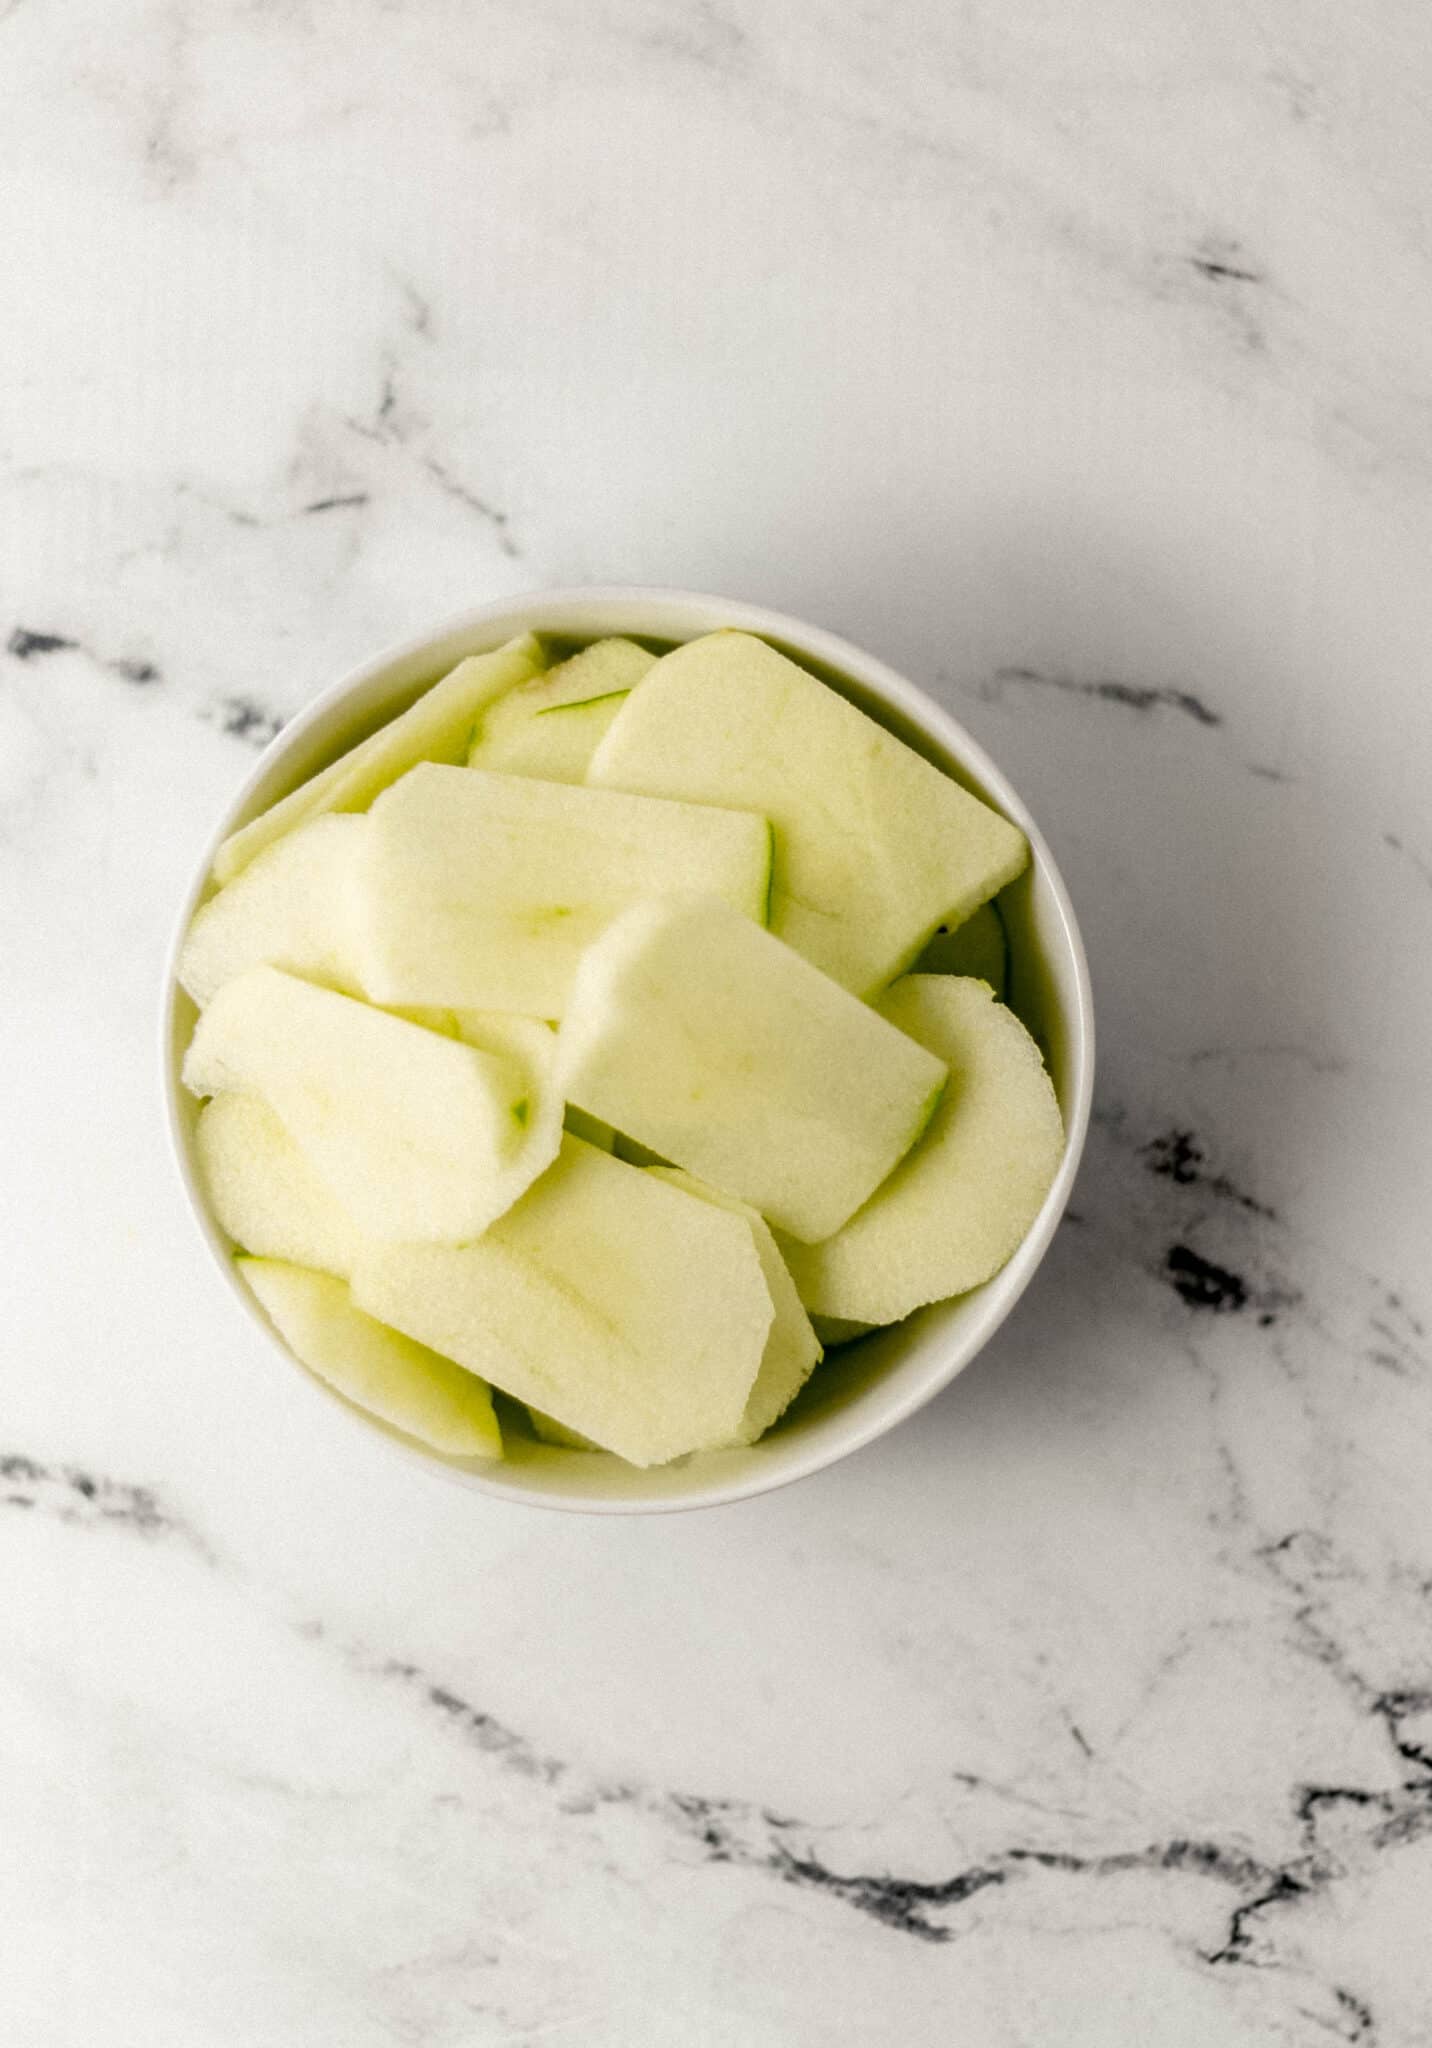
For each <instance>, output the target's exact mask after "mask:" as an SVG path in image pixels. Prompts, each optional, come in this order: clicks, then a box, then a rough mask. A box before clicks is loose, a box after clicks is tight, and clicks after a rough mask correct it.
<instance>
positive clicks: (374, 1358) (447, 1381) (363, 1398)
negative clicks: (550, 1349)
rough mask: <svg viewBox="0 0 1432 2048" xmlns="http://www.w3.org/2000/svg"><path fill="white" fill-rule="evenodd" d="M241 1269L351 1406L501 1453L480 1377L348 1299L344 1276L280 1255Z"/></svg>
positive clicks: (465, 1447)
mask: <svg viewBox="0 0 1432 2048" xmlns="http://www.w3.org/2000/svg"><path fill="white" fill-rule="evenodd" d="M238 1267H239V1272H240V1273H241V1274H242V1275H243V1278H244V1280H245V1281H246V1282H247V1284H248V1286H249V1287H250V1289H251V1290H252V1291H253V1293H254V1294H255V1295H256V1296H257V1297H258V1299H259V1301H260V1302H261V1303H262V1304H263V1307H264V1310H265V1312H266V1313H267V1315H268V1317H269V1320H270V1321H271V1322H272V1324H273V1326H274V1328H275V1329H276V1330H277V1331H278V1333H279V1335H280V1336H281V1337H282V1338H283V1341H284V1343H285V1344H287V1346H288V1348H289V1350H290V1351H291V1352H292V1353H293V1354H294V1356H295V1358H297V1359H298V1360H299V1361H300V1363H302V1364H303V1365H306V1366H307V1367H308V1369H309V1371H310V1372H312V1373H316V1374H317V1376H318V1378H319V1379H321V1380H324V1381H326V1382H327V1384H328V1385H329V1386H330V1387H333V1388H334V1389H335V1390H336V1391H337V1392H338V1393H340V1394H342V1395H343V1397H344V1399H345V1400H348V1401H351V1402H353V1404H354V1405H355V1407H358V1408H363V1409H366V1410H367V1412H368V1413H369V1414H370V1415H377V1416H379V1417H381V1419H382V1420H383V1421H384V1422H387V1423H390V1424H391V1425H392V1427H393V1428H394V1429H399V1430H402V1431H403V1433H404V1435H406V1436H410V1437H415V1438H416V1439H417V1441H418V1442H419V1443H423V1444H426V1445H427V1446H428V1447H429V1449H431V1450H434V1451H441V1452H442V1453H443V1454H444V1455H445V1456H446V1457H450V1458H500V1457H501V1456H502V1432H501V1430H500V1429H499V1428H498V1424H497V1417H496V1416H495V1415H494V1414H493V1412H492V1395H491V1392H490V1391H489V1389H488V1388H487V1386H486V1385H485V1384H484V1382H483V1381H482V1380H480V1379H479V1378H477V1376H476V1375H475V1374H473V1373H470V1372H466V1371H464V1370H463V1368H462V1367H461V1366H460V1365H455V1364H454V1363H453V1361H452V1360H451V1359H450V1358H440V1357H439V1356H438V1354H437V1353H436V1352H434V1351H429V1350H428V1349H427V1347H426V1346H425V1345H422V1344H415V1343H414V1342H413V1340H412V1339H411V1338H410V1337H405V1336H403V1335H402V1334H401V1332H399V1331H397V1330H393V1329H389V1328H387V1327H386V1326H385V1325H384V1324H382V1323H380V1322H376V1321H375V1320H374V1319H373V1317H372V1316H369V1315H365V1314H364V1313H363V1311H362V1310H361V1309H359V1308H355V1307H354V1305H353V1298H352V1296H351V1295H350V1293H349V1291H348V1288H347V1286H346V1285H345V1283H344V1282H343V1281H342V1280H335V1279H334V1278H333V1276H332V1274H330V1273H314V1272H309V1271H307V1270H306V1269H305V1268H304V1267H302V1266H295V1265H289V1264H286V1263H284V1262H283V1261H281V1260H278V1259H240V1260H239V1261H238Z"/></svg>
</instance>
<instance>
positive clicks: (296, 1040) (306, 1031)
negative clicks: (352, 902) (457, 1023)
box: [184, 967, 561, 1241]
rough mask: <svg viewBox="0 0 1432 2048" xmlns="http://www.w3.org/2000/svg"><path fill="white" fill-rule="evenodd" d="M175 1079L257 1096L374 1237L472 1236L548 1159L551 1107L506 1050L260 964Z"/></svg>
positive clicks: (208, 1017)
mask: <svg viewBox="0 0 1432 2048" xmlns="http://www.w3.org/2000/svg"><path fill="white" fill-rule="evenodd" d="M184 1084H185V1086H186V1087H187V1088H189V1089H190V1090H191V1091H192V1092H193V1093H194V1094H196V1095H215V1094H219V1093H221V1092H224V1091H227V1090H234V1089H237V1090H239V1091H241V1092H243V1093H247V1094H252V1095H259V1096H262V1097H263V1099H264V1100H265V1101H266V1102H267V1103H268V1104H269V1105H270V1107H271V1108H272V1109H273V1110H274V1111H275V1113H276V1114H277V1116H278V1118H279V1120H280V1122H281V1123H282V1124H283V1125H284V1127H285V1128H286V1130H287V1131H288V1133H289V1135H290V1137H291V1138H293V1140H294V1142H295V1143H296V1144H297V1145H298V1146H299V1148H300V1150H301V1151H302V1152H303V1153H304V1156H305V1157H306V1158H307V1160H308V1162H309V1164H310V1165H311V1166H312V1167H313V1168H314V1170H315V1172H317V1173H318V1174H319V1176H320V1177H321V1178H322V1179H323V1180H324V1181H326V1182H327V1184H328V1186H329V1187H330V1188H331V1189H332V1190H333V1192H334V1193H335V1194H336V1195H337V1196H338V1197H339V1199H340V1200H341V1201H342V1202H343V1204H344V1206H345V1207H346V1208H347V1209H348V1210H349V1211H350V1212H351V1214H352V1216H353V1218H354V1220H355V1222H357V1224H358V1225H359V1227H360V1228H361V1229H362V1230H364V1231H365V1232H367V1233H369V1234H370V1235H372V1236H374V1237H380V1238H388V1239H407V1238H417V1239H424V1240H430V1239H440V1240H444V1241H446V1240H460V1239H463V1238H467V1237H475V1236H476V1235H477V1234H478V1232H479V1231H481V1230H483V1229H485V1228H486V1226H487V1225H488V1224H489V1223H490V1222H491V1221H492V1220H493V1218H494V1217H495V1216H499V1215H501V1213H502V1211H503V1210H504V1209H506V1208H507V1207H509V1205H510V1204H511V1203H512V1202H513V1201H514V1200H515V1199H516V1197H517V1195H518V1194H520V1193H521V1191H522V1190H523V1189H524V1188H525V1187H527V1186H530V1184H531V1182H532V1181H533V1180H534V1179H535V1178H536V1176H537V1175H538V1174H539V1173H540V1172H541V1171H542V1170H543V1168H544V1167H545V1166H546V1165H548V1164H549V1162H550V1160H551V1159H552V1158H553V1157H554V1156H555V1154H556V1149H557V1140H558V1137H559V1136H560V1129H561V1123H560V1108H557V1113H556V1114H555V1115H551V1114H547V1115H538V1114H537V1113H536V1108H535V1105H534V1090H535V1089H538V1088H540V1087H541V1085H542V1084H541V1081H540V1079H539V1077H537V1076H535V1075H534V1074H533V1073H532V1072H531V1071H530V1070H529V1069H528V1068H526V1067H525V1066H524V1065H523V1064H522V1063H521V1062H520V1061H518V1060H517V1059H514V1058H512V1057H510V1056H508V1055H507V1054H503V1053H489V1052H484V1051H482V1050H480V1049H479V1048H478V1047H477V1046H472V1045H465V1044H463V1043H462V1042H461V1041H460V1040H458V1039H453V1038H448V1037H444V1036H441V1035H439V1034H438V1033H437V1032H435V1031H425V1030H423V1029H422V1028H421V1027H420V1026H419V1025H416V1024H409V1023H407V1022H406V1021H404V1020H403V1019H401V1018H398V1017H393V1016H389V1015H388V1014H387V1013H386V1012H385V1011H382V1010H376V1009H373V1008H371V1007H370V1006H369V1005H368V1004H366V1003H360V1002H354V1001H353V1000H352V999H351V998H350V997H348V996H342V995H337V994H335V993H334V992H333V991H332V990H331V989H324V988H317V987H315V986H313V985H312V984H311V983H309V982H305V981H299V980H297V979H296V978H295V977H294V976H292V975H287V974H282V973H280V972H279V971H278V969H276V968H273V967H254V968H251V969H250V970H249V972H248V973H247V974H241V975H239V976H238V977H237V979H236V980H234V981H231V982H228V983H226V984H225V986H224V987H223V988H221V989H220V991H219V993H218V994H217V995H216V996H215V998H214V1000H213V1001H212V1002H211V1003H210V1004H209V1007H208V1008H207V1009H206V1010H205V1011H204V1012H203V1014H202V1015H201V1017H200V1019H199V1024H198V1027H197V1029H196V1030H195V1033H194V1037H193V1040H192V1042H191V1044H190V1047H189V1051H188V1055H187V1057H186V1059H185V1062H184ZM554 1103H555V1098H554Z"/></svg>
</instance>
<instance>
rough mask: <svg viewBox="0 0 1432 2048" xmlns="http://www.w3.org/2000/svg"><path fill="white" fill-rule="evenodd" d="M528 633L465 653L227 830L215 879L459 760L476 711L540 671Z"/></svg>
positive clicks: (228, 877)
mask: <svg viewBox="0 0 1432 2048" xmlns="http://www.w3.org/2000/svg"><path fill="white" fill-rule="evenodd" d="M542 661H543V655H542V647H541V643H540V641H538V640H537V639H536V637H535V636H534V635H533V634H531V633H521V634H519V635H518V637H517V638H516V639H515V640H509V641H508V642H507V643H506V645H505V646H503V647H499V648H497V649H496V650H495V651H494V652H493V653H491V654H473V655H469V657H468V659H467V660H466V661H460V662H459V663H458V665H457V667H456V668H455V669H453V670H452V671H451V673H450V674H448V675H445V676H444V677H443V678H442V680H441V682H437V683H434V684H433V685H432V687H431V689H428V690H425V691H424V693H423V695H422V696H421V697H419V698H418V700H417V702H416V703H415V704H411V705H410V706H409V707H408V709H407V710H406V711H405V712H403V713H402V715H401V716H400V717H398V718H393V719H390V720H389V721H388V723H387V724H386V725H382V726H379V728H378V730H377V732H375V733H370V734H369V736H368V738H367V739H366V740H360V742H359V743H358V745H357V746H356V747H350V748H349V750H348V752H347V753H346V754H341V755H340V756H339V758H338V759H337V760H336V761H331V762H330V763H329V765H328V766H327V767H326V768H323V769H321V770H320V771H319V773H318V774H317V775H311V776H310V777H309V779H308V781H307V782H303V783H300V784H299V786H298V788H297V789H294V790H290V792H289V794H288V795H287V796H286V797H282V798H281V799H280V800H279V802H278V803H276V804H272V805H270V807H269V809H268V810H266V811H264V812H262V813H261V814H260V816H258V817H257V818H252V819H250V821H249V823H248V824H247V825H241V826H240V827H239V829H238V831H237V832H231V833H230V834H229V836H228V838H227V839H226V840H225V841H224V843H223V845H222V846H221V847H220V848H219V850H218V852H217V853H216V854H215V855H214V876H215V879H216V880H217V881H220V882H231V881H232V880H233V879H234V876H235V875H237V874H238V873H239V871H240V870H241V869H242V868H246V867H247V866H248V864H249V862H250V861H251V860H253V859H254V857H255V856H256V855H257V854H260V853H262V851H263V849H264V848H265V847H266V846H271V845H272V844H273V842H274V841H275V840H276V839H280V838H282V836H283V834H284V833H285V832H291V831H292V830H293V828H294V826H295V825H301V824H303V823H304V822H305V820H306V819H309V818H316V817H319V816H321V815H322V814H323V813H324V812H327V811H366V810H367V808H368V806H369V804H371V803H372V801H373V799H374V797H375V796H377V794H378V792H379V790H382V789H386V788H387V787H388V784H389V783H390V782H396V781H397V779H398V777H399V776H400V775H403V774H406V772H407V770H408V769H409V768H412V767H414V766H415V765H416V763H417V762H419V761H461V760H463V759H464V758H465V757H466V754H467V749H468V744H469V742H470V741H471V738H472V728H473V726H474V724H475V723H476V721H477V719H478V717H479V715H480V714H481V712H482V710H483V708H484V707H485V706H486V705H487V704H490V703H491V702H492V700H493V699H494V698H495V697H500V696H501V695H502V693H503V692H504V691H505V690H510V689H513V688H515V687H516V685H517V684H518V683H525V682H526V681H527V679H528V677H529V676H531V675H533V674H535V673H536V671H537V670H539V669H540V668H541V666H542Z"/></svg>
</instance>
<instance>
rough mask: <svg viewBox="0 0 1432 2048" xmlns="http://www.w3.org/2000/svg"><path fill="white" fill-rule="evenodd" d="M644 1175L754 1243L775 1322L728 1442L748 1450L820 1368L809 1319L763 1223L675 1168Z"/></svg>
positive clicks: (744, 1207) (817, 1343) (655, 1168)
mask: <svg viewBox="0 0 1432 2048" xmlns="http://www.w3.org/2000/svg"><path fill="white" fill-rule="evenodd" d="M648 1171H649V1172H651V1173H654V1174H656V1176H657V1177H658V1179H660V1180H665V1181H669V1182H670V1183H671V1185H672V1187H674V1188H681V1189H683V1190H684V1192H685V1193H686V1194H688V1195H695V1197H696V1199H697V1200H698V1201H700V1202H714V1203H715V1205H716V1207H717V1208H718V1209H726V1210H729V1211H730V1212H731V1214H732V1215H735V1216H740V1217H743V1218H744V1219H745V1222H746V1224H747V1226H748V1228H749V1229H750V1232H751V1236H752V1238H753V1239H754V1240H755V1246H756V1256H757V1258H758V1259H759V1260H760V1262H761V1271H762V1273H763V1274H764V1275H765V1279H766V1286H767V1288H768V1289H769V1290H770V1296H771V1304H772V1306H773V1308H774V1309H775V1316H774V1318H773V1320H772V1323H771V1334H770V1335H769V1337H767V1339H766V1348H765V1351H764V1352H763V1353H762V1355H761V1365H760V1370H759V1371H758V1372H757V1374H756V1377H755V1379H754V1381H753V1382H752V1385H751V1391H750V1393H749V1394H748V1395H747V1396H746V1412H745V1414H744V1415H743V1416H742V1417H741V1426H740V1428H739V1429H738V1430H737V1431H736V1434H735V1436H734V1437H732V1439H731V1441H732V1443H733V1444H753V1443H754V1442H755V1441H756V1439H757V1437H759V1436H764V1435H765V1433H766V1431H767V1430H768V1429H769V1428H770V1426H771V1424H772V1423H773V1422H775V1421H776V1420H777V1419H778V1418H779V1417H780V1416H782V1415H784V1414H785V1412H786V1410H787V1408H789V1407H790V1405H791V1402H792V1401H794V1399H795V1397H796V1395H797V1394H798V1393H799V1392H800V1390H801V1388H802V1387H803V1386H804V1385H805V1383H806V1381H807V1380H808V1379H809V1378H810V1376H811V1374H812V1372H813V1371H814V1370H815V1368H816V1366H818V1365H819V1364H820V1360H821V1345H820V1341H819V1339H818V1338H817V1336H816V1334H815V1331H814V1330H813V1329H812V1328H811V1322H810V1317H809V1316H808V1315H807V1314H806V1312H805V1309H804V1307H803V1306H802V1303H801V1298H800V1296H799V1294H797V1292H796V1283H795V1281H794V1280H792V1278H791V1276H790V1272H789V1270H788V1268H787V1266H786V1262H785V1260H784V1259H783V1258H782V1257H781V1254H780V1251H779V1249H778V1247H777V1245H776V1240H775V1239H774V1238H773V1237H772V1235H771V1233H770V1231H769V1230H768V1229H767V1227H766V1223H765V1219H764V1218H763V1217H761V1216H758V1215H757V1213H756V1211H755V1210H754V1209H752V1208H749V1207H748V1206H747V1204H746V1203H745V1202H738V1201H735V1200H734V1199H733V1198H732V1197H731V1196H730V1195H723V1194H721V1193H720V1192H719V1191H718V1190H717V1189H716V1188H711V1187H707V1185H706V1183H705V1182H704V1181H700V1180H697V1179H695V1177H694V1176H693V1175H691V1174H689V1173H683V1172H682V1170H681V1168H680V1167H679V1166H653V1167H650V1168H648Z"/></svg>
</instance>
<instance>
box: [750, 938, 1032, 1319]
mask: <svg viewBox="0 0 1432 2048" xmlns="http://www.w3.org/2000/svg"><path fill="white" fill-rule="evenodd" d="M879 1009H880V1012H881V1014H882V1015H883V1016H884V1017H886V1018H888V1019H889V1021H890V1022H891V1023H892V1024H894V1025H896V1026H898V1028H899V1029H900V1030H901V1031H903V1032H905V1033H907V1034H908V1036H909V1037H911V1038H912V1039H915V1040H917V1041H918V1042H919V1043H920V1044H921V1045H923V1046H927V1047H928V1048H929V1050H930V1051H931V1052H932V1053H936V1054H938V1055H939V1057H940V1058H941V1059H943V1060H946V1061H948V1063H949V1069H950V1080H949V1086H948V1087H947V1088H946V1090H945V1097H944V1100H943V1101H942V1102H941V1104H940V1106H939V1109H938V1110H937V1111H936V1113H935V1116H934V1119H933V1121H932V1122H931V1124H930V1128H929V1130H928V1131H927V1132H926V1134H925V1136H924V1138H923V1139H922V1140H921V1142H920V1144H919V1145H918V1146H917V1147H916V1148H915V1150H914V1151H913V1152H912V1153H911V1154H910V1155H909V1157H908V1158H907V1159H905V1160H903V1161H902V1162H901V1164H900V1165H899V1166H897V1167H896V1169H895V1171H894V1173H892V1174H891V1176H890V1178H889V1180H888V1181H886V1182H885V1184H884V1185H883V1186H882V1187H880V1188H878V1189H877V1190H876V1192H875V1193H874V1194H873V1195H872V1196H871V1198H870V1200H869V1201H868V1202H867V1203H866V1204H865V1207H864V1208H863V1209H861V1210H860V1211H859V1213H858V1214H857V1215H855V1216H853V1217H852V1218H851V1219H850V1221H849V1222H848V1223H847V1224H846V1225H845V1228H844V1229H843V1230H840V1231H838V1232H837V1233H836V1234H835V1236H834V1237H830V1238H827V1239H826V1241H825V1243H824V1244H818V1245H802V1244H794V1243H789V1242H785V1243H783V1244H782V1250H783V1252H784V1253H785V1256H786V1261H787V1263H788V1265H789V1266H790V1269H791V1272H792V1274H793V1276H794V1278H795V1283H796V1286H797V1287H798V1288H799V1290H800V1296H801V1300H802V1301H803V1302H804V1303H805V1305H806V1307H807V1308H808V1309H809V1310H810V1311H811V1312H812V1313H813V1314H815V1315H819V1316H822V1317H825V1316H838V1317H841V1318H843V1319H845V1320H847V1321H851V1322H860V1323H893V1322H898V1321H899V1319H900V1318H901V1317H902V1316H907V1315H909V1314H910V1312H911V1311H912V1310H913V1309H917V1308H919V1307H920V1306H921V1305H922V1304H923V1303H924V1302H927V1301H944V1300H945V1299H946V1298H947V1297H948V1296H949V1295H952V1294H963V1293H964V1292H965V1291H966V1290H967V1289H968V1288H971V1287H977V1286H979V1284H980V1283H981V1281H984V1280H988V1279H990V1278H991V1276H992V1275H993V1274H995V1273H997V1272H998V1271H999V1269H1000V1267H1001V1266H1002V1265H1003V1264H1004V1263H1005V1261H1006V1260H1007V1259H1008V1258H1009V1256H1010V1255H1011V1253H1012V1252H1014V1251H1015V1250H1016V1248H1017V1247H1018V1246H1019V1244H1020V1242H1021V1241H1022V1239H1023V1238H1024V1236H1025V1234H1026V1232H1027V1231H1028V1230H1029V1227H1030V1225H1031V1224H1032V1223H1033V1221H1034V1219H1035V1217H1036V1216H1037V1215H1038V1214H1039V1210H1040V1207H1041V1205H1042V1204H1043V1201H1044V1197H1045V1196H1046V1195H1047V1194H1048V1192H1049V1189H1050V1186H1051V1184H1052V1182H1053V1180H1054V1176H1055V1174H1056V1172H1057V1171H1058V1169H1059V1161H1060V1159H1061V1158H1062V1157H1063V1153H1064V1127H1063V1124H1062V1121H1061V1119H1060V1115H1059V1104H1058V1102H1057V1100H1056V1098H1055V1094H1054V1088H1053V1085H1052V1083H1051V1082H1050V1079H1049V1076H1048V1074H1047V1073H1046V1072H1045V1070H1044V1062H1043V1060H1042V1059H1041V1058H1040V1056H1039V1048H1038V1046H1037V1045H1036V1044H1035V1043H1034V1040H1033V1039H1032V1038H1031V1037H1030V1035H1029V1033H1028V1032H1027V1031H1026V1030H1025V1028H1024V1026H1023V1025H1022V1024H1021V1023H1020V1021H1019V1019H1018V1018H1017V1017H1016V1016H1015V1015H1014V1013H1013V1011H1012V1010H1007V1009H1006V1008H1005V1007H1004V1005H1003V1004H1002V1003H998V1002H996V1001H995V999H994V997H993V995H992V994H991V993H990V991H989V989H988V988H987V987H986V986H985V984H984V983H983V982H982V981H970V980H964V979H956V978H954V977H952V976H950V975H943V974H907V975H906V976H905V977H904V979H903V980H901V981H897V982H896V983H895V985H894V987H893V988H891V989H889V990H888V991H887V992H886V994H885V995H884V996H883V997H882V998H881V1000H880V1004H879Z"/></svg>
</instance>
